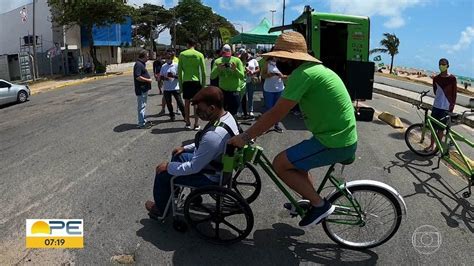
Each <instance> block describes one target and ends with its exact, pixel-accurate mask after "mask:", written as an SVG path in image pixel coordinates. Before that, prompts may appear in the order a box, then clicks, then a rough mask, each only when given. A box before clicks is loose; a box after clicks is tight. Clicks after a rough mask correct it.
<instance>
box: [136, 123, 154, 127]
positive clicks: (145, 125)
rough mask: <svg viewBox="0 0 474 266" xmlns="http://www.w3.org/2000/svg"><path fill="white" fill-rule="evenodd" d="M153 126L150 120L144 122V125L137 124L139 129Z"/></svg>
mask: <svg viewBox="0 0 474 266" xmlns="http://www.w3.org/2000/svg"><path fill="white" fill-rule="evenodd" d="M152 126H153V124H152V123H151V122H146V123H145V124H144V125H142V126H137V127H138V128H139V129H149V128H151V127H152Z"/></svg>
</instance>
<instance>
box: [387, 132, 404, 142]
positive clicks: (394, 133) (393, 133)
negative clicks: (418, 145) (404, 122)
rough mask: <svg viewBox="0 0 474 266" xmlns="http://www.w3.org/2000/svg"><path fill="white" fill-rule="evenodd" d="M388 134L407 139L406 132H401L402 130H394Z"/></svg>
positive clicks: (392, 136)
mask: <svg viewBox="0 0 474 266" xmlns="http://www.w3.org/2000/svg"><path fill="white" fill-rule="evenodd" d="M388 136H389V137H391V138H394V139H401V140H404V139H405V133H404V132H400V131H396V132H392V133H390V134H388Z"/></svg>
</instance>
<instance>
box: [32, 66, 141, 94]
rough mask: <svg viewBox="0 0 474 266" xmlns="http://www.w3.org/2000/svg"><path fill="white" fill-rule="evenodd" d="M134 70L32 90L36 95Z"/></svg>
mask: <svg viewBox="0 0 474 266" xmlns="http://www.w3.org/2000/svg"><path fill="white" fill-rule="evenodd" d="M132 72H133V71H131V70H128V71H123V72H117V73H110V74H106V75H104V76H95V77H91V78H84V79H80V80H75V81H70V82H65V83H63V84H59V85H56V86H51V87H47V88H44V89H40V90H37V91H34V90H33V89H32V90H31V95H35V94H38V93H42V92H46V91H51V90H56V89H61V88H65V87H69V86H73V85H78V84H82V83H86V82H89V81H93V80H99V79H106V78H110V77H114V76H121V75H128V74H131V73H132Z"/></svg>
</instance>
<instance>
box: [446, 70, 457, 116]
mask: <svg viewBox="0 0 474 266" xmlns="http://www.w3.org/2000/svg"><path fill="white" fill-rule="evenodd" d="M457 95H458V83H457V80H456V78H455V77H454V78H453V82H452V83H451V90H450V92H449V96H448V97H449V111H450V112H452V111H453V110H454V106H456V98H457Z"/></svg>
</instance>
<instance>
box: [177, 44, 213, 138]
mask: <svg viewBox="0 0 474 266" xmlns="http://www.w3.org/2000/svg"><path fill="white" fill-rule="evenodd" d="M187 46H188V49H187V50H184V51H182V52H181V53H180V54H179V63H178V80H179V86H180V88H181V90H182V91H183V98H184V105H185V108H184V110H185V113H184V120H185V121H186V128H187V129H191V121H190V106H191V99H192V98H193V97H194V95H196V93H197V92H198V91H199V90H200V89H201V88H202V87H204V85H205V84H206V63H205V60H204V55H203V54H202V53H201V52H199V51H197V50H196V49H194V47H195V46H196V41H195V40H194V39H193V38H189V39H188V41H187ZM194 114H196V108H194ZM200 129H201V127H200V126H199V118H198V117H197V116H196V115H195V118H194V130H200Z"/></svg>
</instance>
